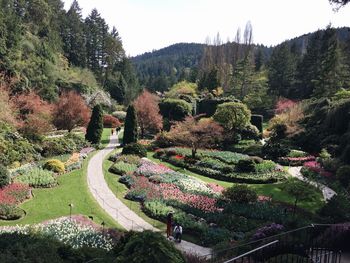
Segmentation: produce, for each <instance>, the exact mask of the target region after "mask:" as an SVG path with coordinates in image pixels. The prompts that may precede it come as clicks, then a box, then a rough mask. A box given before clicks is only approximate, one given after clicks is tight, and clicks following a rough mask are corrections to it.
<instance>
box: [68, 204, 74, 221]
mask: <svg viewBox="0 0 350 263" xmlns="http://www.w3.org/2000/svg"><path fill="white" fill-rule="evenodd" d="M68 206H69V218H70V219H72V209H73V206H74V205H73V204H69V205H68Z"/></svg>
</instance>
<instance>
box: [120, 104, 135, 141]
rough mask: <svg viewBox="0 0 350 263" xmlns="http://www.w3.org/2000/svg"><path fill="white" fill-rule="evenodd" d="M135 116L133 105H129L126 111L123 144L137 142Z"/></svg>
mask: <svg viewBox="0 0 350 263" xmlns="http://www.w3.org/2000/svg"><path fill="white" fill-rule="evenodd" d="M137 128H138V124H137V116H136V110H135V107H134V105H130V106H129V107H128V110H127V112H126V117H125V126H124V138H123V144H124V145H126V144H129V143H135V142H137Z"/></svg>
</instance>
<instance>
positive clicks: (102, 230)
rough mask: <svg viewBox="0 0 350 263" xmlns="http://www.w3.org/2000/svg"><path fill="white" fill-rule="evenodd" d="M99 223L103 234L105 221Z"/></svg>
mask: <svg viewBox="0 0 350 263" xmlns="http://www.w3.org/2000/svg"><path fill="white" fill-rule="evenodd" d="M101 225H102V233H103V234H104V233H105V221H102V223H101Z"/></svg>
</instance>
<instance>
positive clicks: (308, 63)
mask: <svg viewBox="0 0 350 263" xmlns="http://www.w3.org/2000/svg"><path fill="white" fill-rule="evenodd" d="M321 39H322V32H321V31H317V32H316V33H315V34H314V35H313V36H312V38H311V39H310V40H309V43H308V45H307V48H306V54H305V55H304V57H303V58H302V60H301V61H300V63H299V64H298V67H297V93H298V95H299V98H304V99H306V98H309V97H310V96H311V95H312V93H313V91H314V90H315V83H316V82H315V81H316V79H317V76H318V74H319V71H320V52H321V43H322V42H321Z"/></svg>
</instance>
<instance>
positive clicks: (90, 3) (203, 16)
mask: <svg viewBox="0 0 350 263" xmlns="http://www.w3.org/2000/svg"><path fill="white" fill-rule="evenodd" d="M65 2H66V7H67V8H68V7H69V5H70V4H71V2H72V0H66V1H65ZM79 4H80V6H81V7H82V8H83V14H84V16H86V15H87V14H88V13H89V12H90V11H91V10H92V9H93V8H95V7H96V8H97V9H98V11H99V12H100V13H101V15H102V16H103V17H104V18H105V19H106V21H107V23H108V24H109V25H110V27H112V26H116V27H117V29H118V31H119V33H120V35H121V37H122V39H123V44H124V48H125V49H126V52H127V54H130V55H136V54H141V53H143V52H147V51H151V50H153V49H159V48H162V47H165V46H168V45H171V44H174V43H179V42H200V43H203V42H204V41H205V38H206V37H207V36H211V37H213V36H215V35H216V33H217V32H219V33H220V35H221V38H222V39H223V40H226V39H227V38H228V37H229V38H230V39H233V38H234V35H235V32H236V30H237V28H238V27H241V28H242V31H243V30H244V27H245V23H246V22H247V21H248V20H250V21H251V23H252V25H253V37H254V42H255V43H262V44H265V45H275V44H278V43H280V42H282V41H284V40H286V39H290V38H293V37H296V36H299V35H302V34H305V33H309V32H312V31H315V30H317V29H320V28H325V27H326V26H327V25H328V24H329V23H332V25H333V26H335V27H340V26H350V19H349V17H350V4H349V5H348V6H345V7H343V8H341V9H340V10H339V11H338V12H336V13H334V12H333V10H332V6H330V4H329V3H328V0H250V1H244V0H187V1H186V0H99V1H94V0H79Z"/></svg>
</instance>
